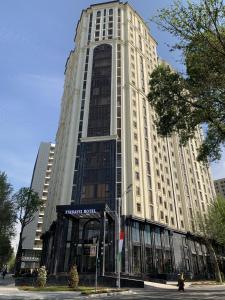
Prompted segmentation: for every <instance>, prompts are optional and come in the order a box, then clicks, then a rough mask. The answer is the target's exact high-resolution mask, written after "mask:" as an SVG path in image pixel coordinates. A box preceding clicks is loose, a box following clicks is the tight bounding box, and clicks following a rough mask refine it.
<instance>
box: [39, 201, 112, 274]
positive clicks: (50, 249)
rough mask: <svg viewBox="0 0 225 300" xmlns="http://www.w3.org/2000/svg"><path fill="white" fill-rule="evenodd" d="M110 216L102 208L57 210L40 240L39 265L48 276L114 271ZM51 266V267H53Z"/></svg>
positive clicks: (63, 207)
mask: <svg viewBox="0 0 225 300" xmlns="http://www.w3.org/2000/svg"><path fill="white" fill-rule="evenodd" d="M114 237H115V233H114V214H113V212H112V211H111V210H110V209H109V208H108V206H106V205H105V204H95V205H74V206H71V205H60V206H57V220H56V222H55V223H54V226H52V227H51V230H50V231H49V232H48V233H46V234H45V236H44V237H43V242H44V252H43V254H44V255H43V257H42V263H43V264H44V265H46V267H47V269H48V270H49V272H50V273H51V274H57V273H62V272H66V273H67V272H68V271H69V270H70V268H71V266H72V265H74V264H76V265H77V269H78V272H79V273H95V271H96V263H97V266H98V274H99V275H104V274H105V272H114V270H115V238H114ZM53 262H54V263H53ZM106 262H107V263H106Z"/></svg>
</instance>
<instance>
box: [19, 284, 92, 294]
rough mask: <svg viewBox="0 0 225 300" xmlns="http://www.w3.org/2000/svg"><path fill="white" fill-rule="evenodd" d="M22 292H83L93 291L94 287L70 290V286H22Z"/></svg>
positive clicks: (80, 287)
mask: <svg viewBox="0 0 225 300" xmlns="http://www.w3.org/2000/svg"><path fill="white" fill-rule="evenodd" d="M18 288H19V289H20V290H23V291H29V292H71V291H72V292H83V291H88V290H93V288H92V287H85V286H79V287H77V288H70V287H68V286H65V285H62V286H46V287H43V288H42V287H33V286H20V287H18Z"/></svg>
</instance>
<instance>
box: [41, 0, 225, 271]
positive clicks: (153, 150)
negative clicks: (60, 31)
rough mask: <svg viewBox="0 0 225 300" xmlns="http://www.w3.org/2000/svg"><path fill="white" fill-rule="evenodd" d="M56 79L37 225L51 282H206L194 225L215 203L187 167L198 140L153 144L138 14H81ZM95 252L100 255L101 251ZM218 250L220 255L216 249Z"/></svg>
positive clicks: (199, 171) (112, 9)
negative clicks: (60, 277) (189, 278)
mask: <svg viewBox="0 0 225 300" xmlns="http://www.w3.org/2000/svg"><path fill="white" fill-rule="evenodd" d="M75 45H76V47H75V49H74V50H73V51H71V53H70V56H69V58H68V60H67V64H66V71H65V86H64V94H63V98H62V104H61V116H60V122H59V127H58V132H57V136H56V149H55V164H54V167H53V174H52V181H51V185H50V188H49V201H48V203H47V207H46V212H47V213H46V217H45V220H44V232H45V233H44V235H43V240H44V251H43V257H42V260H43V263H45V264H46V266H47V269H48V270H50V272H52V273H57V272H66V271H68V269H69V266H70V265H71V264H72V263H76V264H77V265H78V269H79V271H80V272H93V270H94V269H95V257H94V256H92V255H91V252H92V251H91V249H92V246H93V245H95V244H96V243H97V242H96V241H97V240H98V243H99V245H100V246H101V247H99V251H100V252H99V254H101V255H100V269H101V273H102V274H105V272H116V271H118V270H117V269H116V264H115V261H116V258H117V252H118V246H117V242H116V239H117V236H118V232H117V231H118V228H117V226H116V223H117V222H116V220H117V216H118V213H120V214H121V229H120V230H121V231H122V232H123V233H124V243H123V248H122V272H123V273H124V274H127V275H129V276H143V274H150V276H155V274H162V273H167V274H169V273H171V274H172V273H176V272H178V271H181V270H183V271H185V272H190V273H192V274H194V275H195V276H198V275H199V276H200V274H203V273H204V276H208V275H206V274H210V267H209V263H208V260H209V257H208V254H207V253H208V252H207V249H206V247H205V245H204V244H202V243H201V241H200V240H199V239H196V238H195V235H194V234H195V232H196V230H197V224H196V216H197V215H198V214H201V215H203V216H204V214H206V213H207V210H208V207H209V205H210V203H212V201H214V198H215V191H214V186H213V183H212V180H211V175H210V171H209V168H208V167H207V166H205V165H201V164H200V163H198V162H197V160H196V154H197V149H198V148H199V146H200V144H201V140H202V135H201V131H200V130H198V131H196V136H195V139H193V140H191V141H189V143H188V145H187V146H186V147H182V146H180V145H179V139H178V137H177V136H173V137H170V138H161V137H159V136H158V135H157V130H156V126H155V123H154V121H155V120H156V117H157V116H156V114H155V112H154V110H153V109H152V108H151V106H150V105H149V103H148V101H147V97H146V95H147V94H148V89H149V87H148V81H149V76H150V74H151V72H152V70H153V69H154V68H155V67H156V66H157V64H158V57H157V50H156V46H157V43H156V41H155V39H154V38H153V37H152V36H151V34H150V32H149V29H148V27H147V26H146V23H145V22H144V20H143V19H142V18H141V17H140V16H139V15H138V13H137V12H136V11H135V10H134V9H133V8H132V7H131V6H130V5H129V4H128V3H121V2H119V1H112V2H106V3H100V4H95V5H91V6H90V7H89V8H87V9H86V10H83V12H82V14H81V17H80V20H79V23H78V25H77V29H76V36H75ZM101 248H103V249H101ZM221 251H222V250H221Z"/></svg>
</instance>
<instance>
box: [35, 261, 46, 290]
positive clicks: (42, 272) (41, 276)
mask: <svg viewBox="0 0 225 300" xmlns="http://www.w3.org/2000/svg"><path fill="white" fill-rule="evenodd" d="M46 282H47V271H46V268H45V266H42V267H41V268H39V269H38V276H37V285H38V286H39V287H42V288H43V287H45V285H46Z"/></svg>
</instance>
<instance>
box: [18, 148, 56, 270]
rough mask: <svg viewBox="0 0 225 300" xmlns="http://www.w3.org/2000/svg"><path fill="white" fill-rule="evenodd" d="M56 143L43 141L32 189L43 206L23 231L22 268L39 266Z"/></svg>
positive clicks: (34, 171)
mask: <svg viewBox="0 0 225 300" xmlns="http://www.w3.org/2000/svg"><path fill="white" fill-rule="evenodd" d="M54 150H55V145H54V144H51V143H41V144H40V147H39V150H38V154H37V158H36V162H35V166H34V170H33V176H32V181H31V189H32V190H33V191H34V192H36V193H38V195H39V197H40V199H41V200H43V206H42V207H41V208H40V209H39V210H38V211H37V212H36V213H35V215H34V218H33V220H32V221H31V222H30V223H29V224H28V225H27V226H26V227H25V228H24V232H23V244H22V248H23V257H22V265H21V268H22V269H27V268H29V269H34V268H37V267H38V266H39V258H40V253H41V250H42V240H41V238H40V237H41V234H42V226H43V218H44V213H45V207H46V203H47V200H48V187H49V182H50V177H51V172H52V165H53V160H54Z"/></svg>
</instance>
